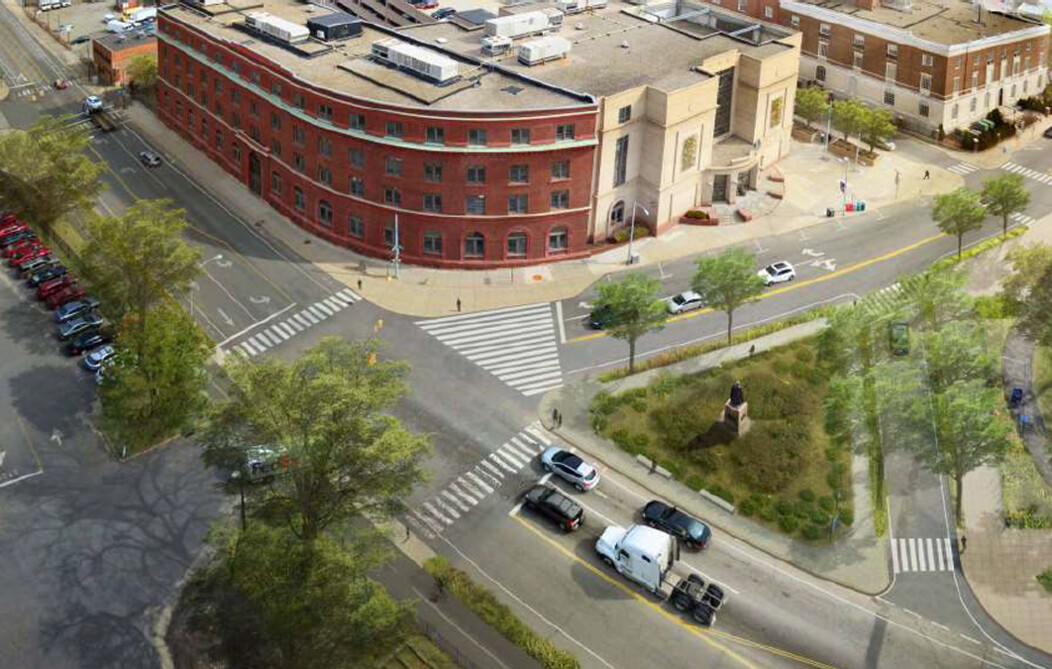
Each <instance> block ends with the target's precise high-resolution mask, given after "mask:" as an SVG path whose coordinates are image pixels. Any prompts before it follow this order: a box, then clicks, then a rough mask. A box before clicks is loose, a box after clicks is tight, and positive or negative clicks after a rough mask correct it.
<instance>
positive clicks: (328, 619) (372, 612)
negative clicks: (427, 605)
mask: <svg viewBox="0 0 1052 669" xmlns="http://www.w3.org/2000/svg"><path fill="white" fill-rule="evenodd" d="M341 543H342V546H341V544H339V543H337V542H336V541H334V540H333V539H331V538H329V537H327V536H324V535H323V536H320V537H318V538H316V539H315V540H314V541H310V542H304V541H301V540H299V538H298V537H296V536H295V535H294V534H293V533H291V532H290V531H289V530H288V528H275V527H269V526H267V525H265V524H263V523H255V524H253V525H252V526H251V527H249V528H248V529H247V530H245V531H244V532H240V533H237V534H235V535H233V536H231V537H230V538H229V540H228V544H227V545H226V546H220V550H221V554H222V555H224V558H225V559H224V560H223V562H224V563H225V567H226V569H225V572H226V573H225V574H223V575H222V576H223V578H224V580H225V581H226V583H227V585H228V586H229V590H231V591H232V592H233V593H234V594H236V599H237V600H238V601H236V602H230V601H229V599H230V598H227V601H225V602H224V601H223V600H220V601H221V604H220V605H221V606H224V607H225V608H226V609H227V610H225V611H223V613H224V614H226V615H223V616H222V617H221V619H226V620H223V621H222V623H221V624H223V625H224V626H226V625H230V626H233V627H235V629H237V631H238V632H239V634H237V636H238V637H240V638H237V639H232V640H228V641H230V642H233V643H238V644H239V645H241V646H242V648H244V647H245V646H248V648H244V650H245V651H248V652H251V654H252V655H254V656H255V657H253V658H252V660H254V661H252V662H249V663H246V664H245V665H243V666H264V667H287V668H289V669H294V668H297V667H316V668H318V669H329V668H333V669H335V668H343V667H372V666H378V664H382V663H377V660H378V659H380V658H383V657H385V656H386V655H388V654H389V653H391V652H392V651H393V650H395V649H397V648H398V647H399V646H400V645H401V644H402V642H403V640H404V639H405V637H406V635H407V634H408V633H409V632H410V631H411V629H412V627H411V626H412V621H413V612H412V608H411V607H410V605H409V604H403V603H399V602H396V601H394V600H393V599H391V597H390V596H389V595H388V594H387V592H386V590H384V588H383V586H382V585H380V584H379V583H377V582H376V581H374V580H372V579H371V578H369V573H370V572H371V571H373V570H375V569H377V568H378V567H380V566H381V565H382V564H383V563H384V562H385V561H386V558H387V555H388V551H387V550H386V549H385V547H384V546H383V545H382V543H381V540H380V539H379V538H378V537H376V536H375V535H372V534H364V533H361V532H358V533H354V534H352V535H351V537H350V540H344V541H342V542H341ZM231 609H233V610H231ZM238 628H240V629H238ZM245 637H248V638H245ZM243 652H244V651H243ZM246 659H247V658H246Z"/></svg>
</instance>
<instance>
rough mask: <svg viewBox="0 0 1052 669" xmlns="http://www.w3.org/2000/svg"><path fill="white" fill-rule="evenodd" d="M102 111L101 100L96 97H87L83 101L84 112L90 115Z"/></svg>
mask: <svg viewBox="0 0 1052 669" xmlns="http://www.w3.org/2000/svg"><path fill="white" fill-rule="evenodd" d="M101 109H102V98H100V97H99V96H97V95H89V96H88V97H87V98H85V99H84V111H86V112H88V113H91V112H97V111H99V110H101Z"/></svg>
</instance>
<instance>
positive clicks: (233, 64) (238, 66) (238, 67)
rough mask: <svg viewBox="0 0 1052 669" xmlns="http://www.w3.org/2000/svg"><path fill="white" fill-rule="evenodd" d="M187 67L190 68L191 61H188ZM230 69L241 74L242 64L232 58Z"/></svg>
mask: <svg viewBox="0 0 1052 669" xmlns="http://www.w3.org/2000/svg"><path fill="white" fill-rule="evenodd" d="M186 66H187V67H190V62H189V61H187V63H186ZM230 69H232V70H233V71H234V72H235V73H236V74H241V63H240V62H238V61H236V60H234V59H233V58H231V59H230Z"/></svg>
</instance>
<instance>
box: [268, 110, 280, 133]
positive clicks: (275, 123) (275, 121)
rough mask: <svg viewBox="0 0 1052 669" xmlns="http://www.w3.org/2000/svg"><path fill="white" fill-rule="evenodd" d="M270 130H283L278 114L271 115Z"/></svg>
mask: <svg viewBox="0 0 1052 669" xmlns="http://www.w3.org/2000/svg"><path fill="white" fill-rule="evenodd" d="M270 129H271V130H281V117H280V116H278V115H277V114H274V113H271V115H270Z"/></svg>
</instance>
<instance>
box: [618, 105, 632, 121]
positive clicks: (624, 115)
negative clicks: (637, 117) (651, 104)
mask: <svg viewBox="0 0 1052 669" xmlns="http://www.w3.org/2000/svg"><path fill="white" fill-rule="evenodd" d="M631 120H632V105H625V106H624V107H621V108H620V109H618V110H617V122H618V123H628V122H629V121H631Z"/></svg>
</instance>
